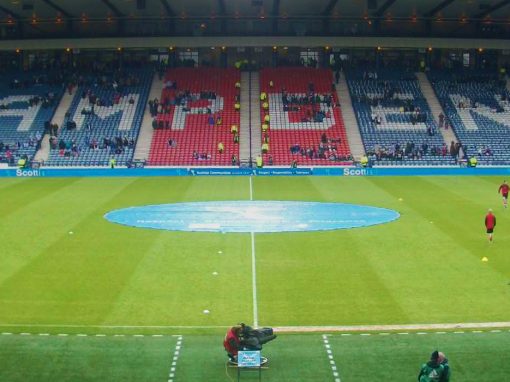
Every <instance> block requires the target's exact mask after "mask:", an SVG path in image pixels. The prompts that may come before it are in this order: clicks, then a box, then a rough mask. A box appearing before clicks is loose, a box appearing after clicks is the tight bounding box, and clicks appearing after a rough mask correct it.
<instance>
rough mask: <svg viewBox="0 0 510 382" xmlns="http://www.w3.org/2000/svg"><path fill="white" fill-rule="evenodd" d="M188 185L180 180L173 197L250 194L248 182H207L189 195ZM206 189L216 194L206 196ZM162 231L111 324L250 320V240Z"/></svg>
mask: <svg viewBox="0 0 510 382" xmlns="http://www.w3.org/2000/svg"><path fill="white" fill-rule="evenodd" d="M187 180H189V178H175V181H174V182H171V184H169V188H168V192H167V197H168V198H169V199H170V200H173V201H179V202H188V201H200V200H201V198H203V197H204V196H206V197H207V198H209V199H211V200H217V199H226V200H243V199H245V198H246V195H249V190H248V187H247V185H248V183H247V182H246V178H205V179H204V180H205V182H204V181H202V179H200V180H199V181H196V182H192V183H190V184H189V187H186V189H185V190H183V189H180V188H179V187H178V186H176V185H179V184H181V183H182V181H187ZM186 183H187V182H186ZM219 188H221V190H219ZM204 189H206V190H216V194H215V193H212V192H211V194H209V193H206V194H204ZM161 232H162V234H161V235H159V236H158V238H157V240H156V241H154V242H152V243H147V244H148V247H147V250H146V256H145V257H144V259H143V261H142V262H141V263H140V265H139V266H138V268H137V269H136V271H135V272H134V273H133V275H132V277H131V279H130V280H129V283H128V284H127V285H126V288H125V290H124V291H123V293H122V294H121V295H120V296H119V298H118V300H117V302H116V304H115V307H114V309H113V310H112V312H111V313H110V314H109V315H108V317H106V318H105V323H118V322H122V323H125V324H145V325H184V326H188V325H198V326H203V325H206V326H211V325H212V326H215V325H224V324H225V323H228V322H230V320H237V321H245V320H246V315H247V312H248V311H251V305H250V296H251V284H250V257H249V249H250V242H249V235H248V234H223V235H222V234H218V233H199V232H191V233H190V232H170V231H161ZM219 252H221V253H219ZM214 272H217V275H213V273H214ZM154 275H158V277H154ZM232 299H233V300H234V301H236V304H234V305H232V304H231V303H230V302H231V301H232ZM204 310H207V311H209V313H208V314H207V313H204ZM237 321H236V322H237Z"/></svg>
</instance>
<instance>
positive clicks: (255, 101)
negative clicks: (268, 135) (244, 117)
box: [250, 72, 262, 161]
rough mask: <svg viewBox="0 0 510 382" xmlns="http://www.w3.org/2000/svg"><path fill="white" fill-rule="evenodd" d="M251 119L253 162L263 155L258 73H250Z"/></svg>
mask: <svg viewBox="0 0 510 382" xmlns="http://www.w3.org/2000/svg"><path fill="white" fill-rule="evenodd" d="M250 83H251V89H250V117H251V155H252V160H253V161H255V158H256V157H257V156H259V155H261V153H262V134H261V131H262V128H261V126H262V125H261V121H260V79H259V73H258V72H251V73H250Z"/></svg>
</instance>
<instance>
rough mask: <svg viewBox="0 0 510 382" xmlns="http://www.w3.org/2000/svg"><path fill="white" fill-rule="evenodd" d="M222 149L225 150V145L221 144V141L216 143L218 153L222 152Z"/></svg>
mask: <svg viewBox="0 0 510 382" xmlns="http://www.w3.org/2000/svg"><path fill="white" fill-rule="evenodd" d="M224 150H225V146H223V142H220V143H218V152H219V153H220V154H223V151H224Z"/></svg>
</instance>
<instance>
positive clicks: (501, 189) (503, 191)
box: [498, 180, 509, 208]
mask: <svg viewBox="0 0 510 382" xmlns="http://www.w3.org/2000/svg"><path fill="white" fill-rule="evenodd" d="M508 189H509V187H508V183H507V182H506V180H505V181H504V182H503V184H502V185H501V186H499V189H498V193H500V194H501V196H502V197H503V207H505V208H507V207H508Z"/></svg>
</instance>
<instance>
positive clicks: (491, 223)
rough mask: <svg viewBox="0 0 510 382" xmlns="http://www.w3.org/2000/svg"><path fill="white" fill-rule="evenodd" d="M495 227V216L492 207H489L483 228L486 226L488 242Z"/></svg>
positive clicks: (490, 240)
mask: <svg viewBox="0 0 510 382" xmlns="http://www.w3.org/2000/svg"><path fill="white" fill-rule="evenodd" d="M495 227H496V216H494V215H493V213H492V209H491V208H489V212H488V213H487V215H485V228H487V235H488V237H489V242H490V243H492V233H493V232H494V228H495Z"/></svg>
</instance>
